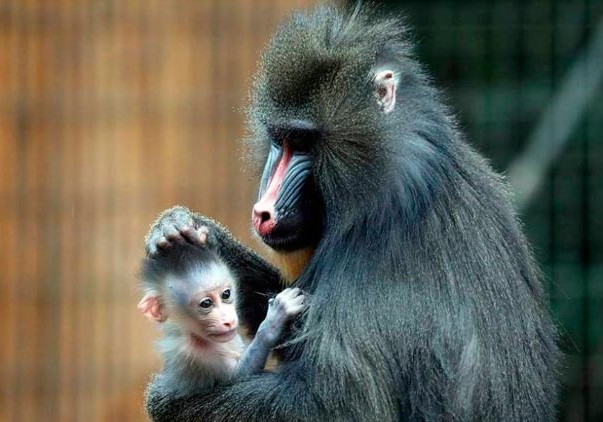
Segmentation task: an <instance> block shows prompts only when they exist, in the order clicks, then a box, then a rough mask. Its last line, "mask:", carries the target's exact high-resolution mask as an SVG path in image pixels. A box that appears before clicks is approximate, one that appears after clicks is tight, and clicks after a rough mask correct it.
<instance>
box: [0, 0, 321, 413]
mask: <svg viewBox="0 0 603 422" xmlns="http://www.w3.org/2000/svg"><path fill="white" fill-rule="evenodd" d="M310 3H314V2H313V1H311V0H299V1H295V2H289V1H287V2H284V1H277V0H271V1H269V0H263V1H254V0H229V1H218V0H216V1H205V0H179V1H177V2H170V1H164V0H161V1H160V0H131V1H117V0H114V1H85V0H70V1H68V0H64V1H53V2H48V1H43V0H27V1H17V0H13V1H5V2H1V3H0V201H1V205H0V239H1V241H2V249H3V253H2V254H0V309H2V314H3V315H2V318H0V338H1V339H2V346H0V420H2V421H4V420H6V421H31V420H57V421H58V420H60V421H76V420H77V421H79V420H99V421H104V420H107V421H108V420H128V421H130V420H131V421H134V420H144V419H145V416H144V412H143V410H142V407H141V406H142V392H143V389H144V385H145V383H146V381H147V380H148V377H149V376H150V374H151V373H152V372H153V371H155V370H157V369H158V368H159V365H160V361H159V359H158V357H157V356H156V353H155V351H154V350H153V347H152V341H153V339H154V338H155V337H156V331H155V329H154V327H153V326H152V325H151V324H149V323H147V322H146V321H145V320H144V319H143V318H142V316H140V315H139V314H138V313H137V311H136V303H137V300H138V297H139V293H138V291H137V286H136V284H137V281H136V271H137V266H138V263H139V260H140V258H141V257H142V252H143V250H142V244H143V237H144V234H145V233H146V231H147V229H148V226H149V224H150V223H151V222H152V221H153V219H154V218H155V217H156V215H157V214H158V213H159V212H160V211H161V210H163V209H165V208H167V207H170V206H172V205H174V204H185V205H188V206H189V207H191V208H193V209H195V210H198V211H200V212H203V213H207V214H209V215H211V216H214V217H216V218H218V219H219V220H220V221H222V222H224V223H225V224H226V225H227V226H229V227H230V228H231V229H232V231H233V232H234V233H235V234H237V235H239V236H241V237H242V238H243V239H244V240H245V241H247V242H249V243H250V244H251V245H254V244H253V242H252V241H251V238H250V235H249V222H248V220H249V218H248V217H249V210H250V207H251V204H252V202H253V197H254V181H253V180H251V177H250V176H249V175H247V174H244V173H243V172H242V171H241V169H242V167H243V165H242V162H241V160H240V146H241V144H240V142H239V141H240V140H241V139H242V137H243V134H244V128H243V113H242V111H241V109H242V108H243V107H244V106H245V104H246V101H247V90H248V88H249V84H250V79H251V75H252V73H253V71H254V68H255V64H256V61H257V57H258V53H259V51H260V50H261V48H262V47H263V45H264V44H265V43H266V41H267V40H268V37H269V34H270V33H271V31H272V30H273V29H274V27H275V25H276V24H277V23H278V22H279V21H281V20H282V19H283V18H284V17H285V16H287V15H288V14H289V13H290V11H291V9H293V8H303V7H306V6H308V5H309V4H310Z"/></svg>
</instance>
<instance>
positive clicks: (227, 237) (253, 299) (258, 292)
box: [145, 206, 283, 334]
mask: <svg viewBox="0 0 603 422" xmlns="http://www.w3.org/2000/svg"><path fill="white" fill-rule="evenodd" d="M202 228H203V229H202ZM200 236H210V237H212V238H213V239H211V242H212V243H213V244H215V245H218V246H217V247H218V253H219V255H220V257H221V258H222V259H223V260H224V261H225V262H226V264H227V265H228V267H229V268H230V270H231V271H233V272H234V273H235V277H236V278H237V279H238V281H239V293H240V294H239V303H238V307H239V315H240V316H241V318H242V319H243V321H245V323H246V325H247V326H248V328H249V332H250V334H254V333H255V332H256V331H257V328H258V326H259V324H260V323H261V322H262V321H263V320H264V318H265V317H266V312H267V310H268V298H269V297H271V296H274V295H276V294H277V293H278V292H280V291H281V290H282V289H283V287H282V286H283V284H282V282H281V275H280V273H279V272H278V271H277V270H276V269H275V268H274V267H273V266H271V265H270V264H268V263H267V262H266V261H265V260H264V259H262V258H261V257H260V256H259V255H258V254H256V253H255V252H253V251H252V250H251V249H249V248H247V247H245V246H244V245H242V244H241V243H240V242H239V241H238V240H237V239H236V238H235V237H234V236H233V235H232V234H231V233H230V232H229V231H228V230H227V229H226V228H225V227H224V226H222V225H221V224H220V223H218V222H217V221H215V220H213V219H211V218H209V217H206V216H203V215H200V214H196V213H193V212H191V211H190V210H189V209H187V208H185V207H181V206H176V207H173V208H170V209H168V210H166V211H164V212H163V213H162V214H161V215H160V216H159V218H158V219H157V221H156V222H155V223H154V224H153V226H152V227H151V230H150V231H149V234H148V235H147V238H146V239H145V248H146V252H147V254H148V255H149V256H153V255H155V254H157V253H159V252H160V251H161V250H162V249H169V248H170V247H171V246H172V245H177V244H181V243H190V244H193V245H196V246H198V247H201V248H203V247H205V242H204V240H205V239H202V238H201V237H200Z"/></svg>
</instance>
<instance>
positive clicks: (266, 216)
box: [260, 211, 271, 223]
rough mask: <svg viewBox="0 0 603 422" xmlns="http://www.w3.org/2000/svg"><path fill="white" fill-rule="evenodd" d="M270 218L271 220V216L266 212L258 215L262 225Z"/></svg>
mask: <svg viewBox="0 0 603 422" xmlns="http://www.w3.org/2000/svg"><path fill="white" fill-rule="evenodd" d="M270 218H271V216H270V213H269V212H268V211H263V212H262V213H261V214H260V220H261V221H262V223H264V222H266V221H268V220H270Z"/></svg>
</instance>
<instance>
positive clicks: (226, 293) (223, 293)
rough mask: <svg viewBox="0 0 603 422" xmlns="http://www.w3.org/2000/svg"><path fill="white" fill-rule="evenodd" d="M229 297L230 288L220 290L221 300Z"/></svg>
mask: <svg viewBox="0 0 603 422" xmlns="http://www.w3.org/2000/svg"><path fill="white" fill-rule="evenodd" d="M228 299H230V289H226V290H224V291H223V292H222V300H228Z"/></svg>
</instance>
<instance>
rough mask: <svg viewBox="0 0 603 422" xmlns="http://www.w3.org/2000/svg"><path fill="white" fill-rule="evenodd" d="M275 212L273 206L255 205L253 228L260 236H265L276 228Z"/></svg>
mask: <svg viewBox="0 0 603 422" xmlns="http://www.w3.org/2000/svg"><path fill="white" fill-rule="evenodd" d="M275 217H276V216H275V212H274V209H273V208H272V206H270V205H265V204H262V203H261V202H259V203H257V204H255V206H254V207H253V226H254V227H255V230H256V231H257V232H258V234H259V235H260V236H265V235H267V234H268V233H270V231H271V230H272V229H273V228H274V226H275V224H276V222H275V220H274V219H275Z"/></svg>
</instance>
